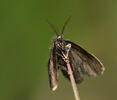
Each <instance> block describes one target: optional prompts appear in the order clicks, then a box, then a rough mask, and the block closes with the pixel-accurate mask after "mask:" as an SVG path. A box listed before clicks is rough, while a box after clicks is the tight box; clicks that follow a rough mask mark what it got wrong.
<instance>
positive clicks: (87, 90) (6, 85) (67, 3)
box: [0, 0, 117, 100]
mask: <svg viewBox="0 0 117 100" xmlns="http://www.w3.org/2000/svg"><path fill="white" fill-rule="evenodd" d="M68 16H72V18H71V20H70V22H69V24H68V25H67V28H66V30H65V32H64V38H65V39H69V40H71V41H73V42H75V43H77V44H79V45H82V46H83V47H84V48H85V49H87V50H88V51H90V52H91V53H93V54H95V55H96V56H97V57H98V58H99V59H100V60H101V61H102V62H103V64H104V66H105V68H106V70H105V73H104V75H102V76H98V77H96V78H91V77H90V78H89V77H87V76H85V81H84V82H83V83H82V84H80V85H78V90H79V93H80V98H81V100H116V96H117V95H116V93H117V1H116V0H1V1H0V100H74V97H73V91H72V87H71V84H70V83H69V82H68V80H66V79H65V78H64V77H63V76H62V74H61V71H59V87H58V89H57V90H56V91H55V92H52V91H51V90H50V88H49V82H48V72H47V63H48V58H49V54H50V49H49V48H50V46H51V44H52V42H53V39H54V38H55V37H56V36H55V33H53V31H52V30H51V28H50V26H49V25H48V24H47V22H46V20H47V19H48V20H49V21H50V22H51V23H53V24H54V25H55V26H56V27H57V28H58V29H59V30H61V28H62V26H63V24H64V22H65V20H66V19H67V18H68Z"/></svg>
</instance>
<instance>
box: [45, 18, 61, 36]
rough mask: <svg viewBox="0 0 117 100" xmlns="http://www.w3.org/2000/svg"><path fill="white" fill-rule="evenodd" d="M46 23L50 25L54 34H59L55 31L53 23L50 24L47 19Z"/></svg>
mask: <svg viewBox="0 0 117 100" xmlns="http://www.w3.org/2000/svg"><path fill="white" fill-rule="evenodd" d="M47 23H48V24H49V25H50V27H51V28H52V30H53V31H54V32H55V33H56V35H57V36H59V34H58V32H57V30H56V28H55V27H54V25H53V24H51V23H50V22H49V21H48V20H47Z"/></svg>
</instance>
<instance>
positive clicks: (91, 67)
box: [66, 40, 104, 76]
mask: <svg viewBox="0 0 117 100" xmlns="http://www.w3.org/2000/svg"><path fill="white" fill-rule="evenodd" d="M66 43H67V44H68V43H70V44H71V53H72V54H73V57H74V59H76V60H77V61H76V62H78V63H77V67H80V69H81V70H82V72H83V73H84V74H87V75H89V76H96V75H99V74H103V72H104V66H103V64H102V63H101V62H100V61H99V59H98V58H96V57H95V56H94V55H92V54H90V53H88V52H87V51H86V50H85V49H83V48H82V47H80V46H79V45H77V44H75V43H73V42H71V41H68V40H66Z"/></svg>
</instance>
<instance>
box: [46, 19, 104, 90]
mask: <svg viewBox="0 0 117 100" xmlns="http://www.w3.org/2000/svg"><path fill="white" fill-rule="evenodd" d="M69 19H70V18H68V19H67V21H66V22H65V24H64V25H63V28H62V31H61V33H60V34H58V32H57V31H56V29H55V27H54V26H53V25H52V24H50V23H49V22H48V23H49V24H50V26H51V27H52V29H53V30H54V32H55V33H56V38H55V39H54V41H53V44H52V46H51V51H50V58H49V61H48V75H49V82H50V88H51V90H53V91H54V90H56V88H57V86H58V70H59V69H60V70H61V71H62V73H63V75H64V76H65V77H66V78H67V79H68V80H70V78H69V74H68V69H67V65H66V62H65V55H67V56H68V58H69V62H70V66H71V69H72V72H73V76H74V79H75V82H76V84H79V83H81V82H82V81H83V80H84V75H85V74H86V75H88V76H96V75H100V74H103V72H104V70H105V68H104V66H103V64H102V63H101V62H100V61H99V59H98V58H97V57H95V56H94V55H93V54H91V53H89V52H88V51H86V50H85V49H84V48H82V47H81V46H79V45H77V44H75V43H73V42H71V41H69V40H64V39H63V32H64V29H65V27H66V25H67V23H68V21H69ZM68 52H69V53H68Z"/></svg>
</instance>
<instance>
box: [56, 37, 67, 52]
mask: <svg viewBox="0 0 117 100" xmlns="http://www.w3.org/2000/svg"><path fill="white" fill-rule="evenodd" d="M55 46H56V48H57V49H61V50H64V48H65V41H64V39H63V37H62V35H59V36H57V38H56V39H55Z"/></svg>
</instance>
